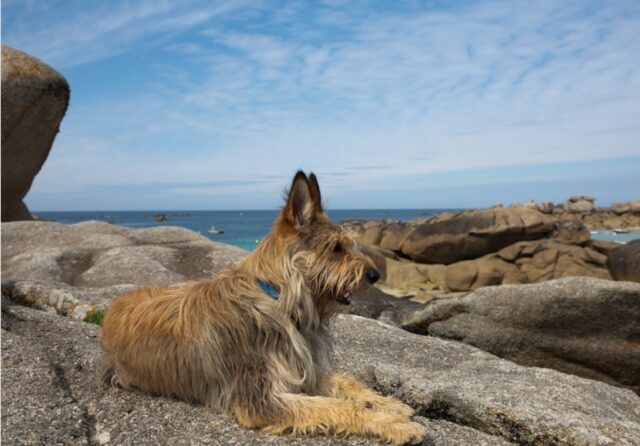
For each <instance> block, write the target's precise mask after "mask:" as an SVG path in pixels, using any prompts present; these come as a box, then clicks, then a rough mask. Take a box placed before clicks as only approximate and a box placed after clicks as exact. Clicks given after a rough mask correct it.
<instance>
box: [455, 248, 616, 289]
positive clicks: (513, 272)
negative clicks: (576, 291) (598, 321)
mask: <svg viewBox="0 0 640 446" xmlns="http://www.w3.org/2000/svg"><path fill="white" fill-rule="evenodd" d="M589 243H590V244H591V242H589ZM594 246H600V244H595V245H594ZM606 263H607V255H606V254H603V253H602V252H601V251H598V250H597V249H595V248H593V247H591V246H584V247H582V246H576V245H569V244H565V243H560V242H558V241H557V240H555V239H543V240H535V241H532V242H519V243H514V244H513V245H510V246H507V247H506V248H502V249H501V250H500V251H498V252H497V253H495V254H489V255H487V256H484V257H480V258H479V259H474V260H466V261H462V262H457V263H454V264H452V265H449V266H447V268H446V273H445V283H444V285H445V289H448V290H450V291H469V290H475V289H478V288H482V287H485V286H490V285H500V284H503V285H508V284H525V283H536V282H542V281H545V280H551V279H557V278H561V277H572V276H585V277H597V278H601V279H611V276H610V275H609V272H608V271H607V269H606V267H605V265H606Z"/></svg>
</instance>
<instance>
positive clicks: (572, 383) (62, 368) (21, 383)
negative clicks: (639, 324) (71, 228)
mask: <svg viewBox="0 0 640 446" xmlns="http://www.w3.org/2000/svg"><path fill="white" fill-rule="evenodd" d="M2 326H3V332H2V357H3V380H2V394H3V410H2V433H3V444H56V443H59V444H177V445H181V444H274V445H280V444H299V445H302V444H311V445H325V444H345V445H351V444H354V445H355V444H376V443H375V442H373V441H371V440H367V439H362V438H350V439H334V438H326V437H323V436H316V437H276V436H270V435H265V434H262V433H260V432H257V431H249V430H245V429H243V428H240V427H239V426H238V425H237V423H236V422H235V421H234V420H233V419H232V418H231V417H229V416H226V415H221V414H218V413H215V412H213V411H211V410H209V409H206V408H203V407H200V406H194V405H190V404H187V403H183V402H180V401H175V400H170V399H166V398H158V397H152V396H148V395H144V394H141V393H136V392H127V391H121V390H116V389H103V388H98V387H97V386H96V384H95V379H94V374H95V368H96V364H97V358H98V346H97V340H98V328H97V327H96V326H93V325H90V324H85V323H81V322H76V321H73V320H71V319H69V318H64V317H61V316H58V315H54V314H47V313H43V312H40V311H37V310H33V309H29V308H24V307H18V306H13V305H6V302H3V317H2ZM333 333H334V338H335V340H336V349H337V351H336V362H337V364H338V365H339V366H340V367H341V368H343V369H345V370H348V371H350V372H352V373H354V374H355V375H356V376H359V377H360V378H361V379H363V380H365V381H366V382H368V383H369V384H370V385H373V386H375V387H376V388H377V389H378V390H380V391H381V392H383V393H386V394H395V395H397V396H399V397H400V398H402V399H403V400H405V401H406V402H408V403H409V404H411V405H412V406H414V407H415V408H416V409H418V411H419V413H421V414H423V415H426V416H427V417H428V418H426V419H425V418H422V417H417V420H418V421H419V422H421V423H423V424H425V425H426V426H427V438H426V440H425V443H424V444H429V445H436V446H439V445H460V444H473V445H476V444H479V445H502V444H509V442H513V443H517V444H540V445H547V444H549V445H550V444H554V445H555V444H564V445H594V444H603V445H608V444H611V445H614V444H615V445H618V444H621V445H625V444H626V445H632V444H636V443H637V442H638V441H640V421H639V420H640V398H638V396H637V395H635V394H633V393H632V392H630V391H628V390H624V389H620V388H616V387H612V386H609V385H606V384H603V383H599V382H595V381H590V380H585V379H582V378H578V377H574V376H570V375H564V374H561V373H558V372H555V371H553V370H547V369H537V368H525V367H521V366H518V365H515V364H513V363H510V362H508V361H505V360H502V359H499V358H496V357H495V356H492V355H490V354H488V353H484V352H482V351H479V350H477V349H475V348H473V347H471V346H467V345H464V344H460V343H457V342H453V341H447V340H442V339H438V338H434V337H423V336H418V335H413V334H410V333H407V332H404V331H402V330H399V329H396V328H393V327H391V326H389V325H386V324H382V323H379V322H376V321H372V320H369V319H364V318H360V317H357V316H341V317H339V318H338V319H337V320H336V322H335V324H334V327H333ZM69 339H73V341H74V342H69Z"/></svg>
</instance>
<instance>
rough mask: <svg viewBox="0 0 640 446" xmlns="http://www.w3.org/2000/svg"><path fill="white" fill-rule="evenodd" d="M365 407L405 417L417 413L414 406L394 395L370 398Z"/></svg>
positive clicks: (407, 417)
mask: <svg viewBox="0 0 640 446" xmlns="http://www.w3.org/2000/svg"><path fill="white" fill-rule="evenodd" d="M365 407H366V408H367V409H369V410H374V411H376V412H385V413H393V414H396V415H399V416H400V417H401V418H405V419H409V418H411V417H412V416H413V415H415V411H414V410H413V408H411V407H410V406H407V405H406V404H404V403H403V402H402V401H400V400H398V399H396V398H394V397H392V396H377V397H375V398H371V399H368V400H367V401H366V402H365Z"/></svg>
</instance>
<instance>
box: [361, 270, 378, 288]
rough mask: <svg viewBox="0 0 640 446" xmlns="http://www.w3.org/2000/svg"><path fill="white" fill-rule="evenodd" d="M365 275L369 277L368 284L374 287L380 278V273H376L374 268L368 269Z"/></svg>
mask: <svg viewBox="0 0 640 446" xmlns="http://www.w3.org/2000/svg"><path fill="white" fill-rule="evenodd" d="M365 275H366V276H367V282H369V283H370V284H372V285H373V284H374V283H376V282H377V281H378V279H379V278H380V273H378V271H376V270H375V269H373V268H371V269H368V270H367V272H366V273H365Z"/></svg>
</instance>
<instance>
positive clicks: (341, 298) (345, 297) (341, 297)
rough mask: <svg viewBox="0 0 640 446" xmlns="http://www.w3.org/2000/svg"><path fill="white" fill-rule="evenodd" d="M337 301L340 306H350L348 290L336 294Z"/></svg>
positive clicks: (349, 292)
mask: <svg viewBox="0 0 640 446" xmlns="http://www.w3.org/2000/svg"><path fill="white" fill-rule="evenodd" d="M337 300H338V302H340V303H341V304H345V305H350V304H351V291H349V290H342V291H340V292H339V293H338V299H337Z"/></svg>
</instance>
